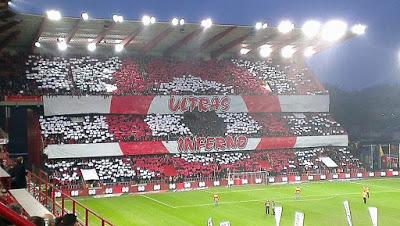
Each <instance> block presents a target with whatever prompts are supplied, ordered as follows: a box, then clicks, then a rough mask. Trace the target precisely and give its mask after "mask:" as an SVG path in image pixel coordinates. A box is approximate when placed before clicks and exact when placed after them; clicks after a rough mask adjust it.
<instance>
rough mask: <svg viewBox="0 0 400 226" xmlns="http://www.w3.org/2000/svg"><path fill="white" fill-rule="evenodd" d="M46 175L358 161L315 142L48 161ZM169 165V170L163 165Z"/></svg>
mask: <svg viewBox="0 0 400 226" xmlns="http://www.w3.org/2000/svg"><path fill="white" fill-rule="evenodd" d="M320 157H329V158H331V159H332V160H333V161H334V162H335V163H336V164H337V165H338V167H334V168H329V167H327V166H326V165H324V164H323V163H322V162H321V160H320V159H319V158H320ZM45 166H46V168H47V170H48V171H49V175H51V178H52V179H54V181H55V182H56V183H60V184H63V185H70V184H79V183H82V182H83V178H82V174H81V172H80V170H81V169H95V170H96V172H97V174H98V176H99V181H98V182H99V183H100V184H104V183H106V184H108V183H118V182H134V183H139V182H146V181H147V182H148V181H151V180H164V181H165V182H170V181H171V177H172V178H173V179H172V180H174V181H177V182H182V181H186V180H192V179H201V178H227V177H228V174H229V173H238V172H254V171H260V170H263V171H268V172H269V174H270V175H289V174H290V173H295V174H296V175H299V174H307V173H315V172H319V173H321V172H349V171H351V170H353V169H354V170H359V169H361V168H362V164H361V162H360V160H359V159H357V158H355V157H354V156H353V155H352V154H351V153H350V151H348V150H347V149H346V148H339V147H320V148H306V149H296V150H292V149H288V150H275V151H244V152H221V153H218V152H215V153H205V154H193V153H180V154H170V155H150V156H131V157H102V158H101V157H98V158H91V159H65V160H48V162H46V163H45ZM167 167H169V168H173V169H175V172H174V173H173V175H171V173H167V171H166V168H167Z"/></svg>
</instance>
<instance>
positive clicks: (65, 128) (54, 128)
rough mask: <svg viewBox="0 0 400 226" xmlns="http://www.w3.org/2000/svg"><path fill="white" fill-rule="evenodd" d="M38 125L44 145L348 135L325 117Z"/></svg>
mask: <svg viewBox="0 0 400 226" xmlns="http://www.w3.org/2000/svg"><path fill="white" fill-rule="evenodd" d="M212 115H215V116H212ZM212 118H213V119H212ZM39 121H40V125H41V130H42V135H43V138H44V140H45V143H46V144H73V143H107V142H114V141H142V140H159V139H162V140H174V139H177V138H178V137H179V136H191V135H193V134H197V135H199V134H202V135H207V136H226V135H235V134H242V135H248V136H249V137H269V136H271V137H290V136H329V135H343V134H346V131H345V130H344V129H343V128H342V127H341V125H340V123H338V122H336V121H334V119H333V118H332V116H331V115H330V114H327V113H301V114H297V113H285V114H283V113H282V114H273V113H260V114H248V113H218V114H212V113H187V114H183V115H171V114H168V115H165V114H157V115H153V114H149V115H146V116H142V115H76V116H51V117H43V116H41V117H40V119H39ZM217 121H218V122H219V124H218V123H217ZM216 125H219V126H216ZM221 129H222V130H221ZM220 130H221V131H220Z"/></svg>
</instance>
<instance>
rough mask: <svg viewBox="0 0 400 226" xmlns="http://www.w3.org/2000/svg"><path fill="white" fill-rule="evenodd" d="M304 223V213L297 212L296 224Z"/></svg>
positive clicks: (299, 225)
mask: <svg viewBox="0 0 400 226" xmlns="http://www.w3.org/2000/svg"><path fill="white" fill-rule="evenodd" d="M303 225H304V213H301V212H297V211H296V213H295V215H294V226H303Z"/></svg>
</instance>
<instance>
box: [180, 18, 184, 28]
mask: <svg viewBox="0 0 400 226" xmlns="http://www.w3.org/2000/svg"><path fill="white" fill-rule="evenodd" d="M184 24H185V19H183V18H182V19H180V20H179V25H181V26H182V25H184Z"/></svg>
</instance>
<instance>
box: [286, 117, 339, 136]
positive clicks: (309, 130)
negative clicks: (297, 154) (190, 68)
mask: <svg viewBox="0 0 400 226" xmlns="http://www.w3.org/2000/svg"><path fill="white" fill-rule="evenodd" d="M283 118H285V119H286V120H287V124H288V125H289V128H290V131H291V132H292V133H293V134H294V135H296V136H313V135H323V136H329V135H342V134H345V133H346V132H345V130H344V129H343V128H342V127H341V125H340V123H338V122H336V121H335V120H334V119H333V117H332V116H331V115H330V114H327V113H311V114H307V115H306V114H303V113H300V114H285V115H283Z"/></svg>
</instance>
